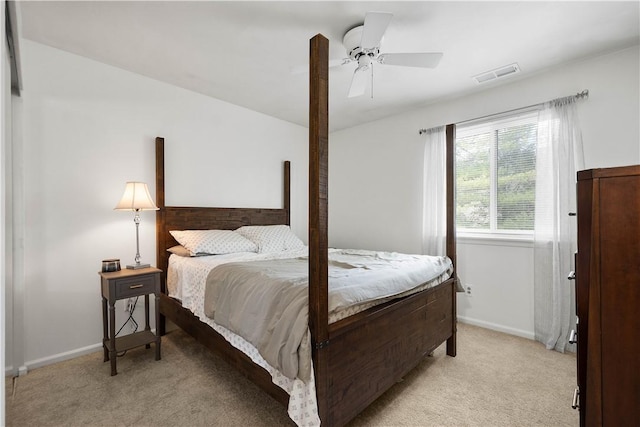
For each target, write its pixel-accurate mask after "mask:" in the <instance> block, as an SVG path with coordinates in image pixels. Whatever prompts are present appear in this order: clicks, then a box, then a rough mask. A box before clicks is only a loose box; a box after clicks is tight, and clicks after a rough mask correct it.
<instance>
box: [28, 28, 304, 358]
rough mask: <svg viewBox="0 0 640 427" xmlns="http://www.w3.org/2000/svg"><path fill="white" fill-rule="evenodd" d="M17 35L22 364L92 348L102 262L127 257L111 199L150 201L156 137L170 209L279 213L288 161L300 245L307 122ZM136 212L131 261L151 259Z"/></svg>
mask: <svg viewBox="0 0 640 427" xmlns="http://www.w3.org/2000/svg"><path fill="white" fill-rule="evenodd" d="M21 43H22V45H21V48H22V65H23V77H24V91H23V119H22V123H21V124H20V126H22V128H23V130H24V135H23V136H22V141H21V144H22V147H23V150H24V161H23V162H24V205H25V212H24V215H25V218H24V221H25V235H24V242H25V249H24V259H25V274H24V301H25V302H24V304H25V313H26V315H25V319H24V322H25V324H24V331H23V334H24V341H25V344H24V346H25V352H24V359H25V360H24V361H22V362H23V363H24V365H25V366H26V367H28V368H32V367H35V366H39V365H42V364H46V363H50V362H52V361H55V360H59V359H63V358H66V357H71V356H74V355H77V354H78V353H81V352H83V351H94V350H96V349H97V348H99V345H100V344H99V343H101V340H102V323H101V322H102V312H101V306H100V290H99V276H98V274H97V272H98V271H99V269H100V265H101V260H102V259H105V258H120V260H121V263H122V264H123V265H126V264H127V263H131V262H132V261H133V258H134V255H135V226H134V223H133V214H132V213H129V212H120V211H114V210H113V207H114V206H115V205H116V203H117V202H118V200H119V199H120V197H121V196H122V192H123V190H124V186H125V182H126V181H132V180H137V181H144V182H147V183H148V185H149V189H150V191H151V194H152V195H154V196H155V182H154V165H155V163H154V140H155V137H156V136H163V137H165V150H166V165H165V166H166V173H167V181H168V182H167V186H166V190H167V197H166V203H167V204H171V205H204V204H208V205H211V206H229V207H234V206H241V205H243V206H264V207H280V206H282V161H283V160H287V159H288V160H291V162H292V228H293V229H294V231H295V232H296V233H297V234H298V235H299V236H300V237H301V238H303V240H305V241H306V227H307V198H306V194H307V175H308V174H307V144H306V140H307V138H308V137H307V130H306V128H302V127H300V126H297V125H293V124H290V123H288V122H283V121H280V120H277V119H273V118H270V117H268V116H265V115H262V114H259V113H256V112H252V111H249V110H246V109H244V108H240V107H237V106H233V105H230V104H227V103H224V102H221V101H218V100H215V99H212V98H209V97H205V96H202V95H199V94H196V93H193V92H190V91H186V90H183V89H180V88H176V87H174V86H170V85H167V84H164V83H161V82H158V81H155V80H151V79H149V78H145V77H143V76H140V75H136V74H133V73H130V72H126V71H123V70H121V69H118V68H114V67H110V66H106V65H104V64H100V63H97V62H95V61H91V60H88V59H85V58H82V57H79V56H75V55H72V54H69V53H65V52H63V51H60V50H57V49H53V48H50V47H47V46H44V45H41V44H37V43H34V42H31V41H28V40H21ZM203 197H204V200H203ZM154 198H155V197H154ZM141 217H142V223H141V225H140V252H141V255H142V261H144V262H151V263H152V264H153V263H154V262H155V234H154V232H155V214H154V212H143V213H142V214H141ZM142 305H143V304H140V303H139V307H141V306H142ZM120 307H123V306H120ZM137 311H138V310H137ZM139 311H142V313H143V312H144V311H143V310H141V309H140V308H139ZM117 314H118V323H121V322H122V321H124V311H123V309H121V308H118V310H117ZM137 317H138V323H139V324H141V325H142V315H140V314H138V315H137ZM118 326H119V325H118ZM152 327H154V326H153V325H152Z"/></svg>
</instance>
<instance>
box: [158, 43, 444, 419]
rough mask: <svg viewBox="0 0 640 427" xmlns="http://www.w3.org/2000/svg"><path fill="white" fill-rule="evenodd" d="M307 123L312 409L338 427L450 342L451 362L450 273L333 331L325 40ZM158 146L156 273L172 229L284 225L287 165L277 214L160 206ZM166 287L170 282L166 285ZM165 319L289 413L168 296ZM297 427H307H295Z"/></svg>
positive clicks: (268, 379) (313, 69)
mask: <svg viewBox="0 0 640 427" xmlns="http://www.w3.org/2000/svg"><path fill="white" fill-rule="evenodd" d="M309 114H310V117H309V241H308V243H309V244H308V247H309V261H308V262H309V285H308V293H309V295H308V305H309V310H308V314H309V315H308V319H309V320H308V327H309V331H310V335H311V352H312V363H313V373H314V376H313V377H312V380H315V397H316V401H317V411H318V414H319V418H320V420H321V421H322V424H323V425H344V424H346V423H347V422H348V421H349V420H351V419H352V418H354V417H355V416H356V415H357V414H358V413H359V412H361V411H362V410H363V409H364V408H366V407H367V406H368V405H369V404H370V403H371V402H372V401H373V400H375V399H376V398H377V397H379V396H380V395H381V394H382V393H384V392H385V391H386V390H388V389H389V388H390V387H391V386H393V385H394V384H395V383H396V382H397V381H399V380H400V379H401V378H402V377H403V376H404V375H405V374H406V373H407V372H409V371H410V370H411V369H412V368H413V367H415V366H416V365H417V364H418V363H419V362H420V361H421V360H422V359H423V358H424V357H425V356H426V355H428V354H429V353H431V352H432V351H433V350H435V349H436V348H437V347H438V346H439V345H441V344H442V343H443V342H445V341H446V348H447V350H446V351H447V354H448V355H450V356H455V354H456V286H455V273H454V274H453V275H452V276H451V278H449V279H447V280H445V281H444V282H442V283H440V284H438V285H436V286H434V287H431V288H428V289H426V290H422V291H419V292H417V293H413V294H411V295H409V296H405V297H402V298H396V299H392V300H390V301H387V302H384V303H382V304H380V305H376V306H374V307H371V308H368V309H366V310H365V311H361V312H359V313H357V314H354V315H351V316H349V317H346V318H344V319H342V320H339V321H336V322H334V323H331V324H329V318H328V296H329V292H328V273H327V270H328V261H327V259H328V254H327V253H328V243H327V178H328V177H327V169H328V168H327V166H328V165H327V163H328V161H327V160H328V156H327V154H328V147H327V145H328V40H327V39H326V38H324V37H323V36H321V35H317V36H315V37H314V38H313V39H311V55H310V113H309ZM452 150H453V127H452V126H450V127H448V128H447V156H448V158H447V168H448V172H447V206H448V209H447V224H448V227H447V256H448V257H449V258H450V259H451V261H453V263H454V265H455V261H456V257H455V237H454V236H455V234H454V233H455V231H454V229H453V209H452V208H451V207H452V206H453V151H452ZM164 162H165V158H164V139H163V138H156V202H157V205H158V207H159V208H160V210H159V211H158V212H157V267H158V268H160V269H162V270H163V271H165V272H166V271H167V268H168V265H169V253H168V252H167V249H169V248H171V247H172V246H174V245H176V244H177V243H176V241H175V240H174V238H173V237H172V235H171V234H170V233H169V231H171V230H187V229H190V230H198V229H199V230H209V229H220V230H235V229H237V228H238V227H241V226H246V225H279V224H285V225H289V223H290V206H291V205H290V166H289V163H288V162H285V165H284V176H285V179H284V204H283V205H284V206H283V208H282V209H258V208H256V209H254V208H207V207H173V206H166V205H165V193H164ZM165 280H166V278H165ZM160 312H161V314H162V319H163V321H162V322H161V324H160V325H159V327H160V331H161V333H164V318H168V319H170V320H171V321H173V322H174V323H175V324H177V325H178V326H179V327H181V328H182V329H184V330H185V331H186V332H188V333H189V334H191V335H192V336H194V337H195V338H196V339H197V340H198V341H200V342H201V343H203V344H204V345H205V346H207V347H208V348H210V349H211V350H213V351H215V352H217V353H218V354H220V355H221V356H222V357H223V358H224V359H225V360H227V361H228V362H229V364H231V365H232V366H234V367H235V368H236V369H237V370H239V371H240V372H241V373H243V374H244V375H245V376H247V377H248V378H249V379H251V380H252V381H253V382H255V383H256V384H257V385H258V386H260V387H261V388H263V389H264V390H265V391H267V392H268V393H269V394H270V395H271V396H273V397H274V398H275V399H276V400H278V401H279V402H281V403H283V404H284V405H285V406H286V405H288V404H289V400H290V396H289V394H288V393H287V392H285V391H284V390H283V389H282V388H281V387H279V386H278V385H276V384H274V382H273V380H272V375H271V374H270V373H269V372H267V370H265V369H264V368H262V367H260V366H258V365H256V364H255V363H254V361H253V360H252V359H251V358H250V357H249V356H247V355H246V354H245V353H243V352H242V351H240V350H238V349H237V348H236V347H234V346H233V345H232V344H230V343H229V342H228V341H227V340H226V339H225V338H224V337H223V336H221V335H220V334H219V333H217V332H216V331H215V330H214V329H212V328H211V327H210V326H209V325H207V324H205V323H203V322H202V321H201V320H200V319H199V318H198V317H197V316H195V315H194V314H193V313H192V312H191V311H189V310H188V309H186V308H184V307H183V306H182V305H181V302H180V301H178V300H176V299H174V298H171V297H170V296H168V295H167V293H166V281H163V294H162V296H161V299H160ZM296 422H298V423H299V424H305V423H304V422H299V421H296Z"/></svg>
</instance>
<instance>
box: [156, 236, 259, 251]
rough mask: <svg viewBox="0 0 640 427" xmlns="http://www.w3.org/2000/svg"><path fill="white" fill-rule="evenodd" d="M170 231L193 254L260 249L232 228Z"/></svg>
mask: <svg viewBox="0 0 640 427" xmlns="http://www.w3.org/2000/svg"><path fill="white" fill-rule="evenodd" d="M169 233H171V235H172V236H173V238H174V239H176V240H177V241H178V243H180V244H181V245H182V246H184V247H185V248H187V250H188V251H189V253H190V254H191V256H196V255H201V254H210V255H221V254H230V253H235V252H257V251H258V246H256V244H255V243H253V242H252V241H251V240H248V239H246V238H244V237H243V236H241V235H240V234H238V233H236V232H234V231H231V230H171V231H169Z"/></svg>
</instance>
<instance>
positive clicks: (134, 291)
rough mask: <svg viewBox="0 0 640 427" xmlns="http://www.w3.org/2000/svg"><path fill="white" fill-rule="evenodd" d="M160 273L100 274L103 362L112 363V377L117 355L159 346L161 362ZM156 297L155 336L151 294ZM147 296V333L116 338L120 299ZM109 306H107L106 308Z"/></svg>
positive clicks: (114, 372) (153, 269)
mask: <svg viewBox="0 0 640 427" xmlns="http://www.w3.org/2000/svg"><path fill="white" fill-rule="evenodd" d="M160 273H162V270H159V269H157V268H154V267H149V268H142V269H139V270H130V269H126V270H120V271H113V272H109V273H103V272H100V273H98V274H100V278H101V280H100V281H101V288H102V328H103V332H104V338H103V339H102V347H103V350H104V361H105V362H106V361H108V360H110V361H111V375H112V376H113V375H116V374H117V373H118V372H117V370H116V358H117V357H116V355H117V353H118V352H122V351H125V350H129V349H132V348H134V347H138V346H141V345H144V346H146V348H151V343H155V344H156V360H160V334H159V331H158V325H160V309H159V307H160ZM150 294H154V295H155V297H156V300H155V304H154V309H155V318H156V333H155V334H154V333H153V332H151V328H150V327H149V311H150V310H149V295H150ZM143 295H144V320H145V325H144V330H142V331H140V332H135V333H133V334H129V335H124V336H121V337H117V338H116V309H115V304H116V301H117V300H119V299H124V298H134V297H138V296H143ZM107 305H108V306H107ZM107 312H108V314H107Z"/></svg>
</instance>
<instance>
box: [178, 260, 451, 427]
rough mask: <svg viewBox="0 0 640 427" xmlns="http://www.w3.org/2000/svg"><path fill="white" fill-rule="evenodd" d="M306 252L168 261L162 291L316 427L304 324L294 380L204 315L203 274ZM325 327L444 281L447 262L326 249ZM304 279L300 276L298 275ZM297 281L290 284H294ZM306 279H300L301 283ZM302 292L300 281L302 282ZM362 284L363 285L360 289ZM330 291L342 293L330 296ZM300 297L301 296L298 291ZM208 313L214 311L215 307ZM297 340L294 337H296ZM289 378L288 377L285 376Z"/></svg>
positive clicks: (294, 414)
mask: <svg viewBox="0 0 640 427" xmlns="http://www.w3.org/2000/svg"><path fill="white" fill-rule="evenodd" d="M306 255H307V249H306V248H305V249H302V250H296V251H288V252H281V253H277V254H256V253H235V254H228V255H219V256H209V257H195V258H190V257H178V256H173V255H172V256H171V257H170V259H169V271H168V278H167V288H168V292H169V295H170V296H172V297H174V298H177V299H180V300H181V301H182V305H183V307H185V308H187V309H189V310H190V311H192V312H193V313H194V314H195V315H196V316H197V317H199V318H200V320H201V321H203V322H205V323H207V324H209V325H210V326H211V327H213V329H215V330H216V331H217V332H219V333H220V334H221V335H223V336H224V337H225V338H226V339H227V340H228V341H229V342H230V343H231V344H232V345H234V346H235V347H236V348H238V349H240V350H242V351H243V352H244V353H245V354H247V355H248V356H249V357H250V358H251V359H252V360H253V361H254V362H255V363H256V364H258V365H260V366H262V367H263V368H265V369H266V370H267V371H268V372H269V373H270V374H271V376H272V379H273V382H274V383H275V384H277V385H278V386H280V387H281V388H282V389H284V390H285V391H286V392H287V393H289V395H290V396H291V397H290V401H289V408H288V412H289V415H290V417H291V419H292V420H293V421H294V422H296V424H298V425H318V424H319V418H318V416H317V403H316V398H315V384H314V378H313V374H312V373H313V367H312V365H311V361H310V359H311V356H310V338H309V334H308V329H307V328H306V321H305V322H303V324H304V329H305V330H306V331H307V333H304V334H302V335H301V336H302V340H301V342H300V343H299V346H300V352H301V354H302V355H303V356H302V357H303V358H308V359H309V361H308V366H309V367H310V372H311V374H310V375H308V374H305V375H303V376H304V377H306V379H307V381H306V382H305V381H303V380H301V379H300V378H298V377H296V378H293V379H291V378H288V377H287V376H286V375H284V374H283V373H282V372H281V371H280V370H279V369H276V368H274V366H273V365H277V363H273V364H270V363H268V362H267V361H266V360H265V359H264V358H263V357H262V355H261V354H260V353H259V351H258V350H257V349H256V346H255V345H253V344H252V343H250V342H248V341H246V340H245V339H244V338H242V337H240V336H239V335H237V334H235V333H233V332H232V331H230V330H228V329H227V328H224V327H222V326H220V325H218V324H217V323H216V322H214V321H213V320H212V319H210V318H209V317H207V316H206V315H205V301H204V300H205V297H204V295H205V287H206V282H207V276H208V275H209V272H210V271H211V270H212V269H213V268H214V267H216V266H218V265H222V264H226V263H230V262H244V261H260V260H268V259H288V258H303V257H305V256H306ZM329 258H330V268H329V270H330V272H329V276H330V296H329V308H330V319H329V320H330V322H334V321H337V320H339V319H340V318H343V317H347V316H349V315H351V314H353V313H356V312H358V311H362V310H365V309H366V308H369V307H371V306H373V305H375V304H377V303H379V302H380V301H385V300H388V299H390V298H393V297H396V296H399V295H405V294H408V293H412V292H416V291H418V290H422V289H425V288H427V287H431V286H436V285H437V284H439V283H442V282H443V281H444V280H446V279H447V278H448V277H449V275H450V272H451V269H452V266H451V261H450V260H449V259H448V258H446V257H428V256H424V255H404V254H397V253H388V252H372V251H362V250H330V253H329ZM303 275H304V272H303ZM299 279H300V278H299V277H296V278H293V282H295V283H298V284H300V280H299ZM305 279H306V278H305ZM303 282H304V284H303V286H304V287H306V280H305V281H303ZM363 284H364V286H363ZM335 289H341V290H345V292H334V290H335ZM301 295H303V296H304V297H305V298H306V295H307V293H306V292H301ZM301 306H304V310H305V314H304V316H302V317H303V318H304V319H306V318H307V317H308V311H307V309H308V307H307V306H305V305H304V304H302V305H301ZM209 310H210V311H212V312H213V311H215V308H213V309H211V307H210V308H209ZM298 336H300V334H298ZM288 376H289V377H291V376H292V375H291V373H290V372H289V373H288Z"/></svg>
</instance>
